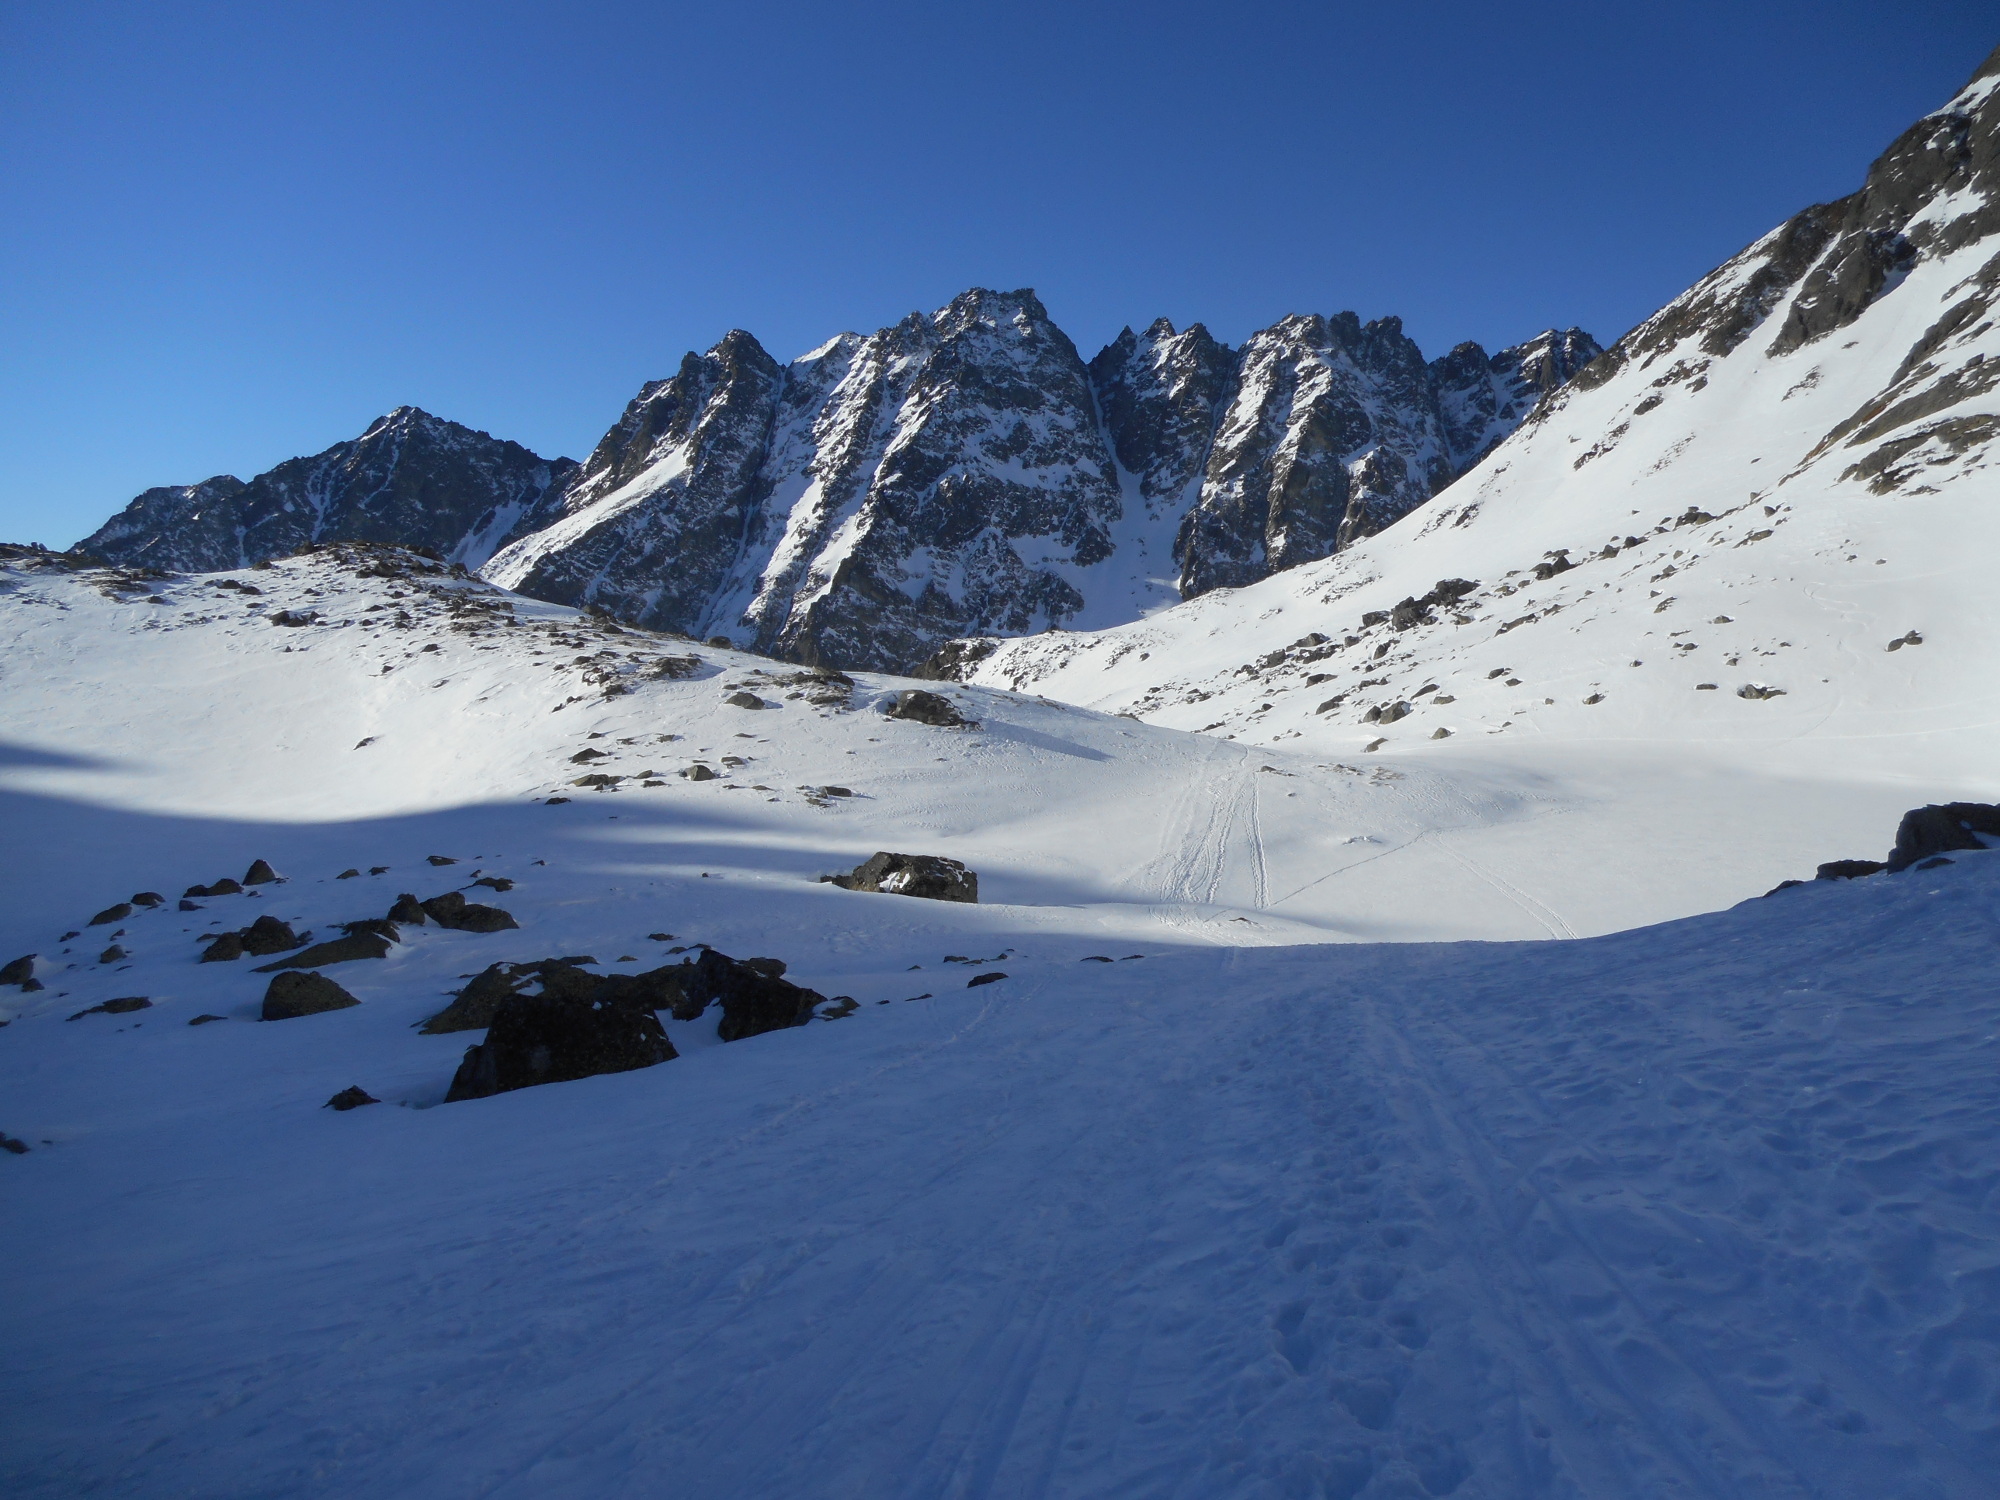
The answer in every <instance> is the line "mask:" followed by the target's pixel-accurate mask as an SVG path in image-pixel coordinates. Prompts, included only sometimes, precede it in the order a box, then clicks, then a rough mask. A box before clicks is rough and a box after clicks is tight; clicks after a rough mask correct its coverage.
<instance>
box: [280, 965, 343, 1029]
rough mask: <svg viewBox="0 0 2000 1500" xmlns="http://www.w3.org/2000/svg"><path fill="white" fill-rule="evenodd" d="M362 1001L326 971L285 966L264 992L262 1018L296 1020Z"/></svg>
mask: <svg viewBox="0 0 2000 1500" xmlns="http://www.w3.org/2000/svg"><path fill="white" fill-rule="evenodd" d="M360 1003H361V1002H360V1001H359V1000H357V999H355V998H354V997H353V996H352V995H350V994H348V993H347V991H346V990H344V989H342V988H341V987H340V986H339V985H337V984H335V983H334V982H333V981H332V980H331V979H328V978H327V977H326V976H325V975H324V974H320V973H317V972H315V971H314V970H311V969H285V970H283V971H282V972H280V973H277V974H273V975H272V976H271V985H270V988H269V989H267V990H265V991H264V1006H263V1010H262V1012H261V1019H263V1020H266V1021H293V1020H297V1019H298V1018H299V1017H300V1016H316V1015H319V1014H321V1013H322V1012H325V1011H329V1010H346V1009H347V1008H348V1007H349V1006H354V1005H359V1004H360Z"/></svg>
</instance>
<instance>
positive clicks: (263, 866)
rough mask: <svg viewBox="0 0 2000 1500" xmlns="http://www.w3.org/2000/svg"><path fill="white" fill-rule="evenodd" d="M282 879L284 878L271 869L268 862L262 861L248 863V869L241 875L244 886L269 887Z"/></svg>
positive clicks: (256, 860)
mask: <svg viewBox="0 0 2000 1500" xmlns="http://www.w3.org/2000/svg"><path fill="white" fill-rule="evenodd" d="M282 879H284V877H283V876H282V875H280V874H279V873H278V872H277V871H276V870H274V869H272V868H271V865H270V861H268V860H262V859H253V860H252V861H250V868H249V869H248V870H247V871H245V872H244V875H243V883H244V884H245V885H271V884H274V883H275V882H277V881H279V880H282Z"/></svg>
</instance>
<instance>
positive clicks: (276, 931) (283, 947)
mask: <svg viewBox="0 0 2000 1500" xmlns="http://www.w3.org/2000/svg"><path fill="white" fill-rule="evenodd" d="M304 941H305V940H304V939H303V938H301V937H300V936H299V935H298V934H297V933H296V932H293V931H292V929H291V926H290V924H288V923H285V922H280V921H279V920H278V919H277V918H276V917H272V916H263V917H259V918H258V919H257V920H256V921H254V922H252V923H251V924H250V925H249V926H248V927H246V928H244V929H243V951H244V952H245V953H248V954H251V955H253V956H254V957H257V958H267V957H269V956H270V955H271V954H273V953H289V952H290V951H291V950H292V949H294V948H296V947H298V946H299V945H300V944H301V943H303V942H304Z"/></svg>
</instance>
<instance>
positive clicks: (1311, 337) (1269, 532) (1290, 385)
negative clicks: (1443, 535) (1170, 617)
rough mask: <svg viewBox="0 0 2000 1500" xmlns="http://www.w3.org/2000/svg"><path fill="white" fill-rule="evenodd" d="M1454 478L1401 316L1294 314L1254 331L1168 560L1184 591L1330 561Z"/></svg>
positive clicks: (1419, 359)
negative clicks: (1367, 319)
mask: <svg viewBox="0 0 2000 1500" xmlns="http://www.w3.org/2000/svg"><path fill="white" fill-rule="evenodd" d="M1455 472H1456V470H1455V469H1454V467H1453V464H1452V455H1451V451H1450V447H1449V444H1448V443H1447V441H1446V438H1445V434H1444V422H1443V417H1442V413H1441V411H1440V409H1439V405H1438V399H1437V393H1436V391H1435V389H1434V387H1433V383H1432V379H1431V371H1430V367H1429V365H1427V364H1426V362H1425V360H1424V356H1423V351H1422V350H1420V349H1419V348H1418V347H1417V346H1416V344H1415V343H1414V342H1413V341H1412V340H1411V339H1410V338H1409V337H1408V336H1407V335H1405V334H1404V332H1403V324H1402V320H1401V319H1399V318H1379V319H1377V320H1375V321H1374V322H1371V323H1365V324H1364V323H1363V322H1362V321H1361V320H1360V319H1359V318H1358V317H1356V316H1355V315H1354V314H1353V313H1351V312H1345V313H1337V314H1335V315H1334V316H1333V317H1331V318H1328V317H1322V316H1320V315H1319V314H1317V313H1314V314H1302V315H1297V316H1293V317H1289V318H1285V319H1283V320H1282V321H1280V322H1278V323H1276V324H1274V325H1273V326H1272V327H1270V328H1267V329H1265V330H1263V331H1262V332H1260V333H1256V334H1253V335H1251V337H1250V339H1249V341H1248V342H1247V343H1246V344H1245V345H1244V346H1243V351H1242V354H1241V356H1240V359H1239V362H1238V368H1237V376H1236V381H1235V386H1234V389H1233V391H1232V393H1231V396H1230V399H1229V401H1228V403H1227V405H1226V407H1225V409H1224V410H1223V412H1222V415H1221V420H1220V423H1219V425H1218V427H1217V430H1216V433H1215V436H1214V440H1213V442H1212V444H1211V446H1210V449H1209V453H1208V457H1207V463H1206V472H1205V474H1204V477H1203V482H1202V487H1201V494H1200V497H1199V498H1198V499H1197V501H1196V503H1195V505H1194V507H1193V509H1191V510H1190V511H1189V512H1188V515H1187V517H1186V519H1185V520H1184V521H1183V522H1182V523H1181V529H1180V534H1179V536H1178V537H1177V538H1176V541H1175V554H1176V557H1177V559H1178V560H1179V562H1180V565H1181V578H1180V583H1181V592H1182V593H1183V595H1186V596H1189V597H1192V596H1193V595H1196V594H1200V593H1205V592H1206V591H1208V590H1209V589H1213V588H1222V587H1236V586H1240V585H1243V584H1247V583H1254V582H1256V581H1257V580H1258V579H1260V578H1264V577H1268V576H1269V575H1270V574H1272V573H1275V572H1278V571H1280V570H1281V569H1284V568H1289V567H1294V566H1296V565H1297V564H1299V563H1302V562H1310V561H1313V560H1315V559H1317V558H1322V557H1326V556H1328V555H1329V554H1331V553H1333V552H1334V551H1336V550H1337V549H1339V548H1340V547H1342V546H1344V545H1346V544H1347V543H1348V542H1350V541H1352V540H1353V539H1354V538H1355V537H1357V536H1365V535H1368V534H1369V533H1371V532H1375V531H1379V530H1381V529H1382V528H1383V527H1384V526H1387V525H1388V524H1389V523H1390V522H1392V521H1394V520H1396V519H1397V518H1398V517H1400V516H1403V515H1405V514H1407V513H1408V512H1409V511H1411V510H1413V509H1415V508H1416V507H1417V506H1418V505H1421V504H1422V503H1423V502H1424V501H1425V500H1428V499H1429V498H1430V497H1431V496H1432V495H1433V494H1435V493H1436V492H1437V491H1438V490H1439V489H1441V488H1443V486H1444V485H1445V484H1446V483H1448V482H1449V481H1450V479H1451V478H1452V477H1453V475H1454V474H1455Z"/></svg>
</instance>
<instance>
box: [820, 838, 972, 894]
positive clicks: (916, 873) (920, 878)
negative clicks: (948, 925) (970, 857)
mask: <svg viewBox="0 0 2000 1500" xmlns="http://www.w3.org/2000/svg"><path fill="white" fill-rule="evenodd" d="M820 879H821V880H822V881H824V882H825V883H826V884H828V885H837V886H839V887H840V888H841V889H842V890H844V891H879V892H882V893H884V894H886V895H892V896H921V897H923V898H924V899H925V900H927V901H965V902H976V901H978V900H979V877H978V875H976V874H974V873H973V872H972V871H971V870H968V869H967V868H966V867H965V866H964V865H963V864H961V863H960V862H959V861H958V860H955V859H946V858H945V857H944V856H942V855H938V854H891V853H889V852H888V851H887V850H878V851H876V852H875V853H874V854H871V855H869V856H868V858H867V859H865V860H864V861H862V862H861V863H860V864H858V865H856V866H855V867H854V869H853V871H852V873H850V874H847V875H823V876H821V877H820Z"/></svg>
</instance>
